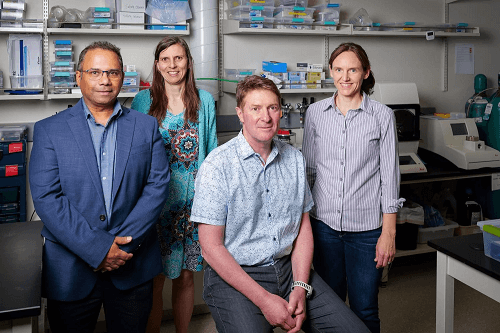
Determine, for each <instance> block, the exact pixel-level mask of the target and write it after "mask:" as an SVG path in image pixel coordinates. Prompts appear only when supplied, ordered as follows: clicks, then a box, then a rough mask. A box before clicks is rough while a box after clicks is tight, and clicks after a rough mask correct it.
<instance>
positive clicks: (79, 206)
mask: <svg viewBox="0 0 500 333" xmlns="http://www.w3.org/2000/svg"><path fill="white" fill-rule="evenodd" d="M82 103H83V102H82V99H80V101H79V102H78V103H77V104H76V105H75V106H74V107H72V108H69V109H67V110H65V111H62V112H60V113H58V114H57V115H55V116H51V117H49V118H46V119H43V120H41V121H39V122H37V123H36V124H35V128H34V136H33V149H32V151H31V156H30V165H29V168H30V169H29V181H30V189H31V195H32V198H33V203H34V205H35V209H36V212H37V214H38V216H39V217H40V219H41V220H42V222H43V224H44V227H43V229H42V235H43V236H44V237H45V245H44V253H43V271H42V277H43V278H42V296H43V297H46V298H49V299H54V300H61V301H72V300H79V299H82V298H85V297H86V296H87V295H89V293H90V292H91V291H92V289H93V287H94V285H95V283H96V281H97V278H98V274H109V275H110V278H111V281H112V282H113V284H114V285H115V286H116V287H117V288H118V289H121V290H126V289H129V288H132V287H135V286H137V285H139V284H141V283H144V282H146V281H149V280H150V279H152V278H153V277H154V276H156V275H157V274H159V273H160V272H161V271H162V263H161V255H160V247H159V243H158V239H157V235H156V230H155V223H156V221H157V219H158V216H159V215H160V213H161V210H162V207H163V205H164V203H165V200H166V198H167V191H168V181H169V179H170V172H169V166H168V160H167V155H166V152H165V148H164V146H163V140H162V138H161V135H160V133H159V131H158V122H157V121H156V119H155V118H153V117H151V116H148V115H145V114H142V113H140V112H137V111H135V110H131V109H128V108H125V107H122V115H121V116H120V117H118V119H117V120H116V121H117V133H116V158H115V162H116V166H115V174H114V179H113V189H112V197H113V206H112V212H111V216H109V218H107V217H106V208H105V204H104V195H103V192H102V186H101V181H100V179H99V178H100V177H99V171H98V167H97V160H96V156H95V150H94V146H93V143H92V139H91V134H90V129H89V127H88V124H87V120H86V118H85V112H84V110H83V104H82ZM115 236H132V241H131V242H130V243H129V244H126V245H121V246H120V248H121V249H122V250H124V251H126V252H129V253H133V257H132V259H131V260H129V261H127V262H126V264H125V265H123V266H122V267H121V268H119V269H117V270H114V271H112V272H106V273H100V272H94V269H95V268H97V266H99V264H100V263H101V262H102V260H103V259H104V257H105V256H106V254H107V253H108V250H109V249H110V247H111V245H112V243H113V240H114V238H115Z"/></svg>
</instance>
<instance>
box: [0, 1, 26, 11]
mask: <svg viewBox="0 0 500 333" xmlns="http://www.w3.org/2000/svg"><path fill="white" fill-rule="evenodd" d="M2 4H3V9H11V10H20V11H23V10H26V3H24V1H2ZM1 7H2V6H0V8H1Z"/></svg>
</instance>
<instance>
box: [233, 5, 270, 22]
mask: <svg viewBox="0 0 500 333" xmlns="http://www.w3.org/2000/svg"><path fill="white" fill-rule="evenodd" d="M273 12H274V7H265V6H254V5H251V6H238V7H234V8H231V10H230V12H229V13H230V14H229V18H230V19H234V18H235V17H269V18H272V17H273Z"/></svg>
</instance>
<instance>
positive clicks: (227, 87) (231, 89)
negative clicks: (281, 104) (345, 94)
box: [222, 82, 337, 95]
mask: <svg viewBox="0 0 500 333" xmlns="http://www.w3.org/2000/svg"><path fill="white" fill-rule="evenodd" d="M236 84H237V83H235V82H222V91H223V92H225V93H229V94H236ZM336 91H337V88H321V89H280V93H281V94H282V95H285V94H329V95H332V94H333V93H334V92H336Z"/></svg>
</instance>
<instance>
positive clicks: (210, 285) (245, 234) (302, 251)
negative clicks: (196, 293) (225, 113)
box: [191, 76, 368, 333]
mask: <svg viewBox="0 0 500 333" xmlns="http://www.w3.org/2000/svg"><path fill="white" fill-rule="evenodd" d="M236 101H237V107H236V111H237V114H238V117H239V119H240V122H241V123H242V124H243V129H242V131H241V132H240V133H239V135H238V136H237V137H236V138H234V139H232V140H231V141H229V142H227V143H226V144H224V145H222V146H220V147H218V148H216V149H215V150H214V151H212V152H211V153H210V154H209V156H208V157H207V158H206V160H205V161H204V162H203V164H202V166H201V168H200V170H199V172H198V175H197V178H196V183H195V197H194V203H193V209H192V212H191V219H192V220H193V221H195V222H198V223H199V237H200V244H201V247H202V253H203V256H204V258H205V259H206V261H207V262H208V266H207V267H206V268H205V275H204V292H203V296H204V299H205V302H206V303H207V304H208V306H209V307H210V310H211V312H212V316H213V318H214V320H215V323H216V325H217V330H218V332H220V333H223V332H248V333H255V332H271V331H272V329H273V327H275V326H279V327H281V328H282V329H284V330H286V331H288V332H298V331H300V330H301V329H302V330H304V331H306V332H318V331H319V332H356V333H359V332H368V329H367V328H366V327H365V326H364V324H363V323H362V322H361V321H360V320H359V319H358V318H357V317H356V316H355V315H354V313H352V312H351V311H350V310H349V309H348V307H347V306H346V305H345V303H344V302H342V301H341V300H340V299H339V297H338V296H337V295H336V294H335V293H334V292H333V291H332V289H330V288H329V287H328V286H327V285H326V283H325V282H324V281H323V280H321V278H320V277H319V276H318V275H317V274H316V273H314V271H312V270H311V262H312V255H313V237H312V231H311V225H310V221H309V213H308V211H309V210H310V209H311V207H312V206H313V200H312V197H311V192H310V190H309V186H308V184H307V181H306V175H305V162H304V158H303V156H302V154H301V153H300V152H299V151H298V150H296V149H295V148H293V147H292V146H290V145H288V144H286V143H283V142H280V141H279V140H276V139H273V138H274V136H275V134H276V133H277V131H278V128H279V120H280V116H281V107H280V92H279V90H278V89H277V88H276V86H275V85H274V83H273V82H272V81H270V80H268V79H265V78H261V77H259V76H250V77H247V78H246V79H245V80H243V81H241V82H240V83H238V86H237V92H236ZM313 290H314V291H313Z"/></svg>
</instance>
